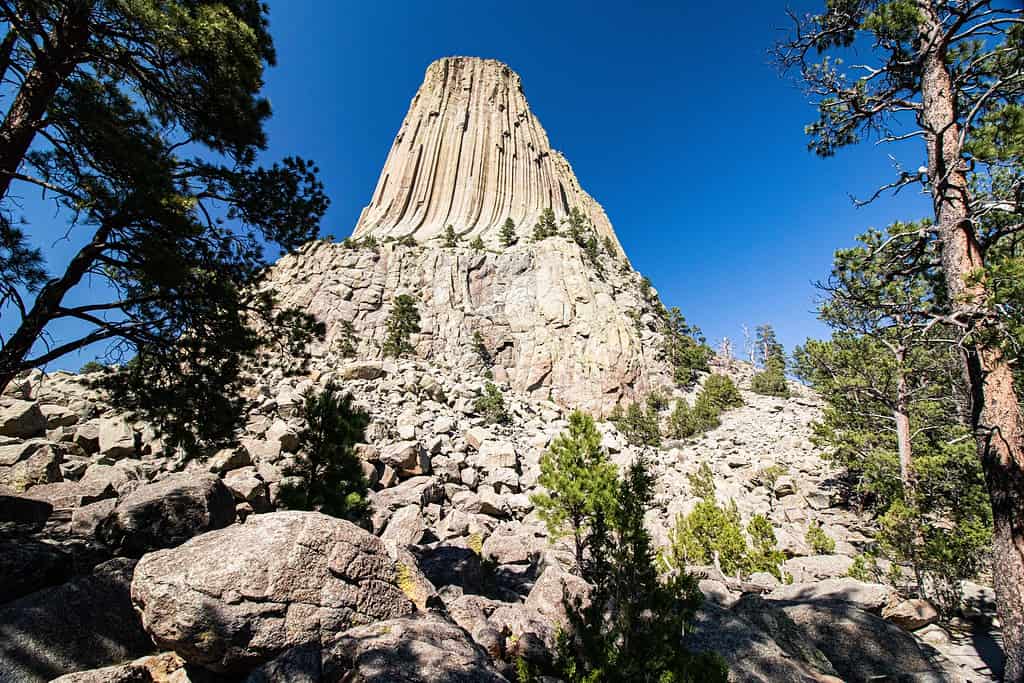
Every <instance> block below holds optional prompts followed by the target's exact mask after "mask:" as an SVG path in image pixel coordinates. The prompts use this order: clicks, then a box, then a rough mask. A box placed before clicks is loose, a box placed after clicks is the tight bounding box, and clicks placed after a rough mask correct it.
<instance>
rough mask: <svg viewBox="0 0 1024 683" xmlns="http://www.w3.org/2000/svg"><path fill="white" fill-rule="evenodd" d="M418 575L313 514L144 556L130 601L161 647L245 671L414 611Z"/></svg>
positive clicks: (368, 539) (279, 517)
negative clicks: (296, 649) (356, 627)
mask: <svg viewBox="0 0 1024 683" xmlns="http://www.w3.org/2000/svg"><path fill="white" fill-rule="evenodd" d="M414 575H415V576H417V577H418V576H419V572H418V570H417V569H416V568H415V567H414V566H407V565H405V564H404V563H401V562H399V561H395V560H393V559H391V557H390V556H389V555H388V553H387V549H386V548H385V546H384V543H383V542H382V541H381V540H380V539H378V538H376V537H374V536H372V535H370V534H369V533H367V532H365V531H363V530H362V529H360V528H359V527H357V526H355V525H354V524H351V523H349V522H346V521H344V520H340V519H335V518H333V517H328V516H327V515H323V514H320V513H316V512H297V511H293V512H277V513H272V514H266V515H254V516H252V517H250V518H249V519H248V520H246V523H245V524H241V525H235V526H231V527H228V528H227V529H221V530H219V531H213V532H210V533H206V534H203V535H201V536H197V537H196V538H194V539H192V540H191V541H188V542H187V543H184V544H183V545H181V546H179V547H177V548H173V549H169V550H161V551H158V552H154V553H150V554H149V555H146V556H145V557H143V558H142V560H141V561H140V562H139V565H138V568H137V569H136V571H135V578H134V580H133V581H132V600H133V601H134V602H135V605H136V607H137V608H138V610H139V612H140V613H141V615H142V620H143V623H144V625H145V628H146V630H147V631H148V632H149V633H150V635H151V636H152V637H153V640H154V641H155V642H156V643H157V644H158V645H160V646H161V647H163V648H167V649H172V650H174V651H175V652H177V653H178V654H180V655H181V656H182V657H184V658H185V659H186V660H187V661H189V662H190V663H193V664H198V665H201V666H204V667H207V668H209V669H211V670H214V671H221V672H241V671H248V670H251V669H252V668H253V667H255V666H257V665H259V664H261V663H263V662H266V661H269V660H271V659H273V658H275V657H276V656H278V655H280V654H281V653H283V652H285V651H287V650H289V649H291V648H293V647H299V646H304V645H318V646H319V645H323V644H325V643H329V642H331V641H333V640H334V639H335V638H336V637H337V634H338V633H340V632H342V631H344V630H346V629H347V628H349V627H351V626H352V625H353V624H369V623H372V622H375V621H378V620H382V619H392V618H396V617H401V616H407V615H410V614H412V613H413V612H414V611H415V605H414V602H413V599H411V598H410V596H408V595H407V594H406V592H405V588H406V587H409V586H410V585H411V584H413V583H414V582H413V581H412V578H414Z"/></svg>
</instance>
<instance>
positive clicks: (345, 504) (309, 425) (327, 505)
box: [283, 384, 370, 521]
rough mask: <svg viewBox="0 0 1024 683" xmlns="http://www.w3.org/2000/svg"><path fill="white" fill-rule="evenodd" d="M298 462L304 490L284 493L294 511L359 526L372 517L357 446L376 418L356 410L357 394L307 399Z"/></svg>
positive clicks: (330, 390)
mask: <svg viewBox="0 0 1024 683" xmlns="http://www.w3.org/2000/svg"><path fill="white" fill-rule="evenodd" d="M302 416H303V418H304V419H305V420H306V427H305V428H304V429H303V431H302V432H301V433H300V434H299V442H300V444H301V445H302V448H301V449H300V450H299V455H298V456H297V458H298V460H299V466H298V468H299V470H298V472H297V474H298V475H299V476H300V478H301V480H302V482H303V485H302V487H301V488H300V489H294V488H293V489H289V490H286V491H284V492H283V495H284V499H285V501H286V502H289V503H290V507H299V508H302V509H307V510H319V511H320V512H323V513H325V514H328V515H332V516H334V517H341V518H343V519H348V520H352V521H355V520H358V519H359V518H360V517H361V516H362V515H363V514H364V513H365V511H366V506H367V502H368V500H367V497H366V493H367V490H368V488H369V487H368V484H367V482H366V479H365V477H364V476H363V470H362V467H361V466H360V460H359V457H358V456H357V455H356V454H355V445H356V444H357V443H362V442H363V441H365V439H366V437H365V431H366V426H367V425H368V424H369V423H370V417H369V415H367V414H366V413H365V412H363V411H362V410H360V409H358V408H356V407H355V406H354V405H353V399H352V396H351V394H343V393H342V392H341V390H340V389H339V387H338V386H337V385H335V384H328V385H327V386H326V387H325V388H324V389H323V390H322V391H320V392H319V393H311V394H309V395H308V396H306V400H305V403H304V404H303V409H302Z"/></svg>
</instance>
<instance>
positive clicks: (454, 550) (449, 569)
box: [413, 544, 485, 593]
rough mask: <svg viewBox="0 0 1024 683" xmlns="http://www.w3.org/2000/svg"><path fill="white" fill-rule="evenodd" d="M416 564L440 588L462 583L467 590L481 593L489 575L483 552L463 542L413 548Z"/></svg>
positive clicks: (459, 585) (467, 591) (462, 588)
mask: <svg viewBox="0 0 1024 683" xmlns="http://www.w3.org/2000/svg"><path fill="white" fill-rule="evenodd" d="M413 552H414V553H415V556H416V564H417V565H418V566H419V568H420V571H422V572H423V573H424V575H426V577H427V579H428V580H429V581H430V582H431V583H432V584H433V585H435V586H437V587H439V588H440V587H444V586H458V587H459V588H460V589H461V590H462V591H463V592H465V593H481V592H483V589H484V583H485V576H484V569H483V565H482V562H481V561H480V555H479V554H477V553H475V552H473V550H471V549H470V548H467V547H464V546H459V545H440V544H439V545H431V546H425V547H420V548H415V549H413Z"/></svg>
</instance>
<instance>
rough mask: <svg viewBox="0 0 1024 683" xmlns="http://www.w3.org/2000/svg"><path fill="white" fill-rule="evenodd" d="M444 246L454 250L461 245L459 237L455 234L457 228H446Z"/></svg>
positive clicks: (448, 226)
mask: <svg viewBox="0 0 1024 683" xmlns="http://www.w3.org/2000/svg"><path fill="white" fill-rule="evenodd" d="M443 239H444V246H445V247H447V248H449V249H454V248H455V247H456V246H457V245H458V243H459V236H458V235H456V234H455V228H453V227H452V226H451V225H446V226H444V238H443Z"/></svg>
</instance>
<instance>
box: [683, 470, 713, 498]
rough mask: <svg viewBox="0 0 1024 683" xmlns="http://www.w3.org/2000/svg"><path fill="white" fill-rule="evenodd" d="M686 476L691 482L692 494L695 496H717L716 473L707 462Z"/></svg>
mask: <svg viewBox="0 0 1024 683" xmlns="http://www.w3.org/2000/svg"><path fill="white" fill-rule="evenodd" d="M686 478H687V480H688V481H689V482H690V495H691V496H693V497H694V498H703V499H705V500H706V499H708V498H714V497H715V475H714V473H712V471H711V466H710V465H708V464H707V463H706V462H702V463H701V464H700V467H698V468H697V471H696V472H693V473H692V474H688V475H687V476H686Z"/></svg>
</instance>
